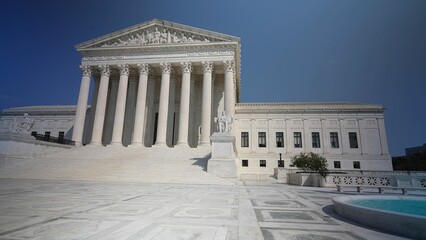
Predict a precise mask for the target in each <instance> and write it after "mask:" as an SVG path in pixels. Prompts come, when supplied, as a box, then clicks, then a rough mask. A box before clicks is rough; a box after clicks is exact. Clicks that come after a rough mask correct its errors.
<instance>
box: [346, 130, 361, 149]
mask: <svg viewBox="0 0 426 240" xmlns="http://www.w3.org/2000/svg"><path fill="white" fill-rule="evenodd" d="M348 137H349V148H358V147H359V145H358V136H357V134H356V132H348Z"/></svg>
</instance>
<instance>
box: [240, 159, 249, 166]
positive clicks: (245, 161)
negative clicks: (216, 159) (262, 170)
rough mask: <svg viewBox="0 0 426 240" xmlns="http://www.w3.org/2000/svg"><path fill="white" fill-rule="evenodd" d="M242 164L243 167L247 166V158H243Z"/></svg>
mask: <svg viewBox="0 0 426 240" xmlns="http://www.w3.org/2000/svg"><path fill="white" fill-rule="evenodd" d="M241 164H242V166H243V167H248V160H247V159H243V161H242V163H241Z"/></svg>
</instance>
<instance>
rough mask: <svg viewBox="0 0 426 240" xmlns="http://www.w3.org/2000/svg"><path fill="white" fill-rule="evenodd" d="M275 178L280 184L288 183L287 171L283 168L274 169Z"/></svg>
mask: <svg viewBox="0 0 426 240" xmlns="http://www.w3.org/2000/svg"><path fill="white" fill-rule="evenodd" d="M274 172H275V177H276V178H277V182H279V183H287V182H288V181H287V170H286V169H285V168H283V167H277V168H274Z"/></svg>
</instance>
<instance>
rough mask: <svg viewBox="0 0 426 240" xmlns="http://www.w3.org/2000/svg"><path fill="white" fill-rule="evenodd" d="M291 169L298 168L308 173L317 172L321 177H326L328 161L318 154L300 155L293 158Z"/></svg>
mask: <svg viewBox="0 0 426 240" xmlns="http://www.w3.org/2000/svg"><path fill="white" fill-rule="evenodd" d="M290 167H297V168H298V169H300V170H302V171H306V172H317V173H319V174H320V175H321V176H323V177H326V176H327V174H328V169H327V167H328V163H327V160H326V159H325V158H324V157H322V156H320V155H318V154H316V153H312V152H310V153H307V154H306V153H300V154H298V155H296V156H293V157H292V158H291V164H290Z"/></svg>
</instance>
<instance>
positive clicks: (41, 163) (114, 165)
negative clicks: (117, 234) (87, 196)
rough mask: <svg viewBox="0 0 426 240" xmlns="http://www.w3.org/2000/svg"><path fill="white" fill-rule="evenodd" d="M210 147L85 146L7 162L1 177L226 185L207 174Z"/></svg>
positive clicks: (225, 180) (220, 179)
mask: <svg viewBox="0 0 426 240" xmlns="http://www.w3.org/2000/svg"><path fill="white" fill-rule="evenodd" d="M210 153H211V149H210V148H179V147H175V148H167V147H164V148H159V147H152V148H145V147H134V146H129V147H123V146H111V145H109V146H107V147H103V146H90V145H89V146H86V147H83V146H81V147H74V148H71V149H64V150H61V151H54V152H49V151H46V153H45V154H44V155H39V156H38V157H36V158H32V159H7V160H6V164H5V166H4V167H3V168H0V178H15V179H60V180H89V181H112V182H115V181H123V182H150V183H183V184H225V185H232V184H234V183H235V181H230V180H227V179H223V178H219V177H216V176H214V175H212V174H209V173H207V172H206V168H207V161H208V159H209V158H210Z"/></svg>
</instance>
